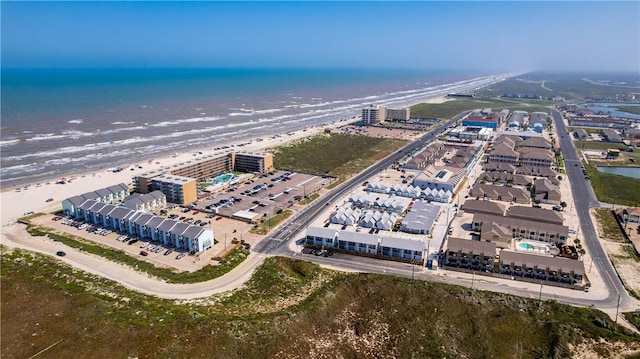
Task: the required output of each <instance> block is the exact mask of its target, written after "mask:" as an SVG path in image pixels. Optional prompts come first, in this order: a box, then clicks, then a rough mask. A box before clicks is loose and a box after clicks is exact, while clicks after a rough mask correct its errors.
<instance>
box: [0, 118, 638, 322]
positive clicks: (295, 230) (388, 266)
mask: <svg viewBox="0 0 640 359" xmlns="http://www.w3.org/2000/svg"><path fill="white" fill-rule="evenodd" d="M467 113H468V112H464V113H461V114H459V115H457V116H455V117H454V118H452V119H450V120H449V121H446V122H445V123H443V124H440V125H439V126H437V127H436V128H434V129H433V130H432V131H430V132H429V133H427V134H425V135H424V136H422V137H421V138H420V139H419V140H417V141H414V142H412V143H410V144H408V145H407V146H405V147H404V148H402V149H401V150H400V151H399V152H397V153H394V154H392V155H390V156H388V157H386V158H385V159H383V160H382V161H380V162H378V163H376V164H374V165H373V166H371V167H369V168H368V169H366V170H365V171H363V172H361V173H359V174H357V175H355V176H354V177H352V178H351V179H349V180H347V181H345V182H343V183H342V184H340V185H339V186H337V187H336V188H335V189H334V190H333V191H331V192H330V193H329V194H328V195H326V196H323V197H321V199H319V200H317V201H314V202H312V203H311V204H310V205H308V206H307V207H305V208H304V209H302V210H301V211H300V212H298V213H297V214H296V215H295V216H294V217H292V218H290V219H289V220H287V221H286V222H285V223H283V224H282V225H281V226H279V227H278V228H277V229H275V230H274V231H273V232H272V233H271V234H270V235H269V236H267V237H266V238H264V239H263V240H262V241H261V242H260V243H259V244H258V245H256V246H255V247H254V253H252V254H251V255H250V256H249V258H247V260H245V261H244V262H243V263H242V264H240V265H239V266H238V267H237V268H235V269H234V270H232V271H231V272H229V273H228V274H227V275H225V276H223V277H221V278H216V279H213V280H210V281H207V282H201V283H194V284H168V283H166V282H163V281H161V280H158V279H156V278H150V277H149V276H147V275H145V274H142V273H139V272H137V271H135V270H132V269H131V268H128V267H124V266H121V265H119V264H116V263H113V262H110V261H107V260H106V259H104V258H101V257H98V256H93V255H89V254H86V253H81V252H78V251H76V250H73V249H71V248H68V247H66V246H64V245H63V244H61V243H59V242H54V241H49V240H42V239H36V238H32V239H28V238H25V236H24V234H23V233H19V234H18V233H17V231H18V230H20V229H18V228H16V227H14V228H16V229H15V232H16V233H13V232H14V230H13V229H12V230H3V235H2V237H3V238H2V239H3V243H4V244H7V245H9V246H11V247H19V248H24V249H28V250H32V251H36V252H40V253H44V254H49V255H51V254H52V253H55V252H56V251H57V250H60V249H65V250H66V251H67V256H66V257H63V258H61V260H62V261H64V262H66V263H68V264H71V265H73V266H74V267H77V268H79V269H82V270H85V271H86V272H88V273H92V274H95V275H99V276H102V277H105V278H108V279H111V280H114V281H116V282H118V283H120V284H122V285H123V286H125V287H127V288H130V289H133V290H136V291H139V292H142V293H145V294H148V295H155V296H158V297H161V298H172V299H195V298H203V297H207V296H210V295H213V294H217V293H221V292H225V291H228V290H232V289H235V288H238V287H240V286H241V285H242V284H243V283H245V282H246V281H247V280H248V279H249V278H250V276H251V274H252V273H253V271H254V270H255V268H256V267H258V266H259V265H260V264H261V263H262V262H263V260H264V258H266V257H267V256H271V255H286V256H292V257H295V256H298V257H300V256H301V255H300V253H299V252H297V251H295V250H292V249H290V248H289V244H290V243H292V241H294V240H296V239H299V238H301V234H302V236H304V231H305V229H306V227H307V226H308V224H309V223H311V222H312V221H313V220H314V219H315V218H316V217H317V216H318V215H320V214H321V213H322V212H323V211H324V209H325V208H326V205H327V204H331V203H334V202H335V200H336V199H338V198H340V197H342V196H344V195H346V194H347V193H348V192H349V191H351V190H352V188H354V187H357V186H360V184H361V183H362V182H363V181H365V180H366V179H368V178H370V177H371V176H373V175H375V174H376V173H378V172H380V171H382V170H383V169H385V168H387V167H389V166H391V165H392V164H393V163H394V161H396V160H398V159H399V158H401V157H402V155H403V154H404V153H406V152H410V151H413V150H415V149H417V148H418V147H420V146H422V145H424V144H426V143H428V142H429V141H431V140H432V139H433V138H434V137H435V136H436V135H437V134H439V133H440V132H442V131H443V130H444V129H445V128H446V127H449V126H451V124H453V123H454V122H456V121H458V120H459V119H460V118H462V117H464V116H465V115H466V114H467ZM552 115H553V118H554V121H555V122H556V126H557V129H558V133H559V134H561V137H560V139H559V140H560V147H561V150H562V153H563V155H564V158H565V163H566V168H567V176H568V177H569V179H570V181H571V184H572V187H573V193H574V203H575V204H576V210H577V212H578V215H579V218H580V223H581V227H582V233H583V236H584V238H585V241H584V242H585V245H586V246H587V249H588V250H589V252H590V253H591V255H592V258H593V260H594V263H595V265H596V266H597V267H598V268H600V270H601V272H602V274H603V275H602V276H603V280H604V282H605V285H606V287H607V291H608V295H607V296H606V297H605V298H588V297H589V296H585V295H584V294H581V293H580V292H577V291H574V290H568V289H562V288H554V287H550V286H546V287H545V288H547V289H548V288H553V289H550V290H546V291H544V292H540V291H539V290H540V288H539V287H537V285H533V286H532V285H531V284H527V283H523V282H517V281H508V280H500V279H496V278H492V277H483V276H480V275H478V276H473V277H472V276H470V275H468V274H464V273H458V272H452V271H428V270H425V268H423V267H420V266H411V265H408V264H404V263H397V262H387V261H378V260H373V259H369V258H360V257H358V258H357V260H356V259H355V258H354V257H353V256H348V255H345V256H339V255H336V256H334V257H331V258H324V257H316V256H304V255H302V257H303V259H305V260H309V261H312V262H316V263H318V264H321V265H323V266H326V267H331V268H336V269H340V270H350V271H356V272H368V273H384V274H391V275H396V276H402V277H408V278H414V277H415V278H416V279H420V280H429V281H438V282H446V283H451V284H459V285H464V286H469V285H471V286H473V287H474V288H479V289H485V290H491V291H498V292H505V293H510V294H515V295H520V296H523V297H531V298H538V296H539V295H541V297H542V298H544V299H554V300H557V301H559V302H563V303H567V304H572V305H579V306H590V305H595V306H596V307H598V308H600V309H609V310H611V309H615V308H616V305H617V303H618V293H620V308H621V311H622V310H634V309H635V305H636V302H635V301H634V299H633V298H631V297H629V295H628V294H627V293H626V290H625V289H624V286H623V285H622V283H621V281H620V279H619V278H618V276H617V274H616V272H615V270H614V268H613V266H612V265H611V262H610V261H609V259H608V257H607V255H606V253H605V252H604V250H603V248H602V246H601V245H600V242H599V241H598V238H597V235H596V231H595V228H594V226H593V223H592V221H591V217H590V216H589V208H591V207H597V206H598V205H599V203H598V201H597V200H596V199H595V196H594V194H593V190H592V188H591V186H590V184H589V183H588V182H587V181H586V180H584V176H583V175H582V169H581V167H580V163H581V162H580V159H579V158H578V155H577V153H576V150H575V147H574V146H573V143H572V141H571V139H570V137H569V136H568V135H567V134H566V127H565V125H564V122H563V120H562V117H561V116H560V114H559V113H558V112H557V111H555V110H553V113H552ZM562 134H564V135H562ZM575 163H578V166H574V164H575ZM15 226H18V225H15ZM20 231H21V230H20ZM541 293H542V294H541Z"/></svg>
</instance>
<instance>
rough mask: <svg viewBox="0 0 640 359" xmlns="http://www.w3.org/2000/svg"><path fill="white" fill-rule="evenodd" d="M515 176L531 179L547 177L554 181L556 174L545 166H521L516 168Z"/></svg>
mask: <svg viewBox="0 0 640 359" xmlns="http://www.w3.org/2000/svg"><path fill="white" fill-rule="evenodd" d="M516 174H519V175H525V176H533V177H547V178H550V179H553V180H556V176H557V175H558V173H557V172H556V171H554V170H552V169H551V168H550V167H546V166H521V167H518V168H516Z"/></svg>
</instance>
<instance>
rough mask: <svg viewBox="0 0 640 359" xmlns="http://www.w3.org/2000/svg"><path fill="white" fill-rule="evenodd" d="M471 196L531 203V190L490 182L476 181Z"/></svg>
mask: <svg viewBox="0 0 640 359" xmlns="http://www.w3.org/2000/svg"><path fill="white" fill-rule="evenodd" d="M471 196H472V197H477V198H479V199H484V198H487V199H492V200H496V201H505V202H515V203H529V201H530V195H529V192H527V191H526V190H524V189H522V188H518V187H506V186H494V185H490V184H480V183H476V184H474V185H473V188H471Z"/></svg>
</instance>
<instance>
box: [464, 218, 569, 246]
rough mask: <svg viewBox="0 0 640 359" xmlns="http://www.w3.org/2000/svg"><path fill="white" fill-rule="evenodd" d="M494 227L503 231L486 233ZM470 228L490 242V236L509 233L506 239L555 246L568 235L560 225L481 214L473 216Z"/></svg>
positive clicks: (567, 228)
mask: <svg viewBox="0 0 640 359" xmlns="http://www.w3.org/2000/svg"><path fill="white" fill-rule="evenodd" d="M494 225H496V226H497V227H500V228H501V229H503V231H501V232H499V233H490V232H489V231H487V229H490V230H493V229H494V228H493V226H494ZM487 226H489V227H490V228H489V227H487ZM472 228H473V230H474V231H475V232H481V237H480V238H481V239H485V238H484V237H486V239H489V240H491V237H489V235H491V234H495V235H498V236H500V237H502V236H504V234H505V233H509V234H510V236H509V238H508V239H510V238H521V239H530V240H535V241H541V242H548V243H554V244H556V245H562V244H564V243H565V242H566V240H567V236H568V235H569V227H567V226H564V225H561V224H555V223H548V222H539V221H532V220H530V219H520V218H514V217H503V216H495V215H488V214H483V213H476V214H474V216H473V223H472ZM485 234H486V235H485Z"/></svg>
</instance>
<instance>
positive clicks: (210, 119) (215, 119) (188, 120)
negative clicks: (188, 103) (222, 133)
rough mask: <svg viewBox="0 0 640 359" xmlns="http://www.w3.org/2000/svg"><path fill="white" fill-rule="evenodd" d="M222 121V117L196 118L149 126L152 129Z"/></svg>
mask: <svg viewBox="0 0 640 359" xmlns="http://www.w3.org/2000/svg"><path fill="white" fill-rule="evenodd" d="M220 119H222V117H220V116H209V117H194V118H187V119H181V120H170V121H162V122H157V123H151V124H149V126H151V127H167V126H171V125H180V124H183V123H198V122H215V121H219V120H220Z"/></svg>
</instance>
